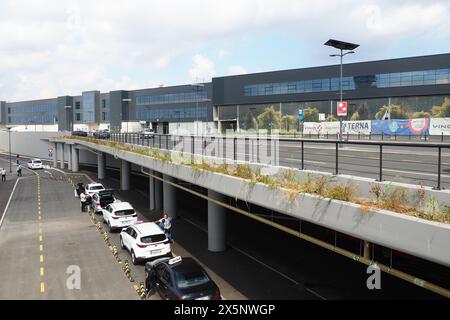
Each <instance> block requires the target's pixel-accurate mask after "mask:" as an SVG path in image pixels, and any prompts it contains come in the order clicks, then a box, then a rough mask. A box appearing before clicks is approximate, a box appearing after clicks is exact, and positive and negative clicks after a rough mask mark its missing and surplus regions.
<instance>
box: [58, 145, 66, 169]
mask: <svg viewBox="0 0 450 320" xmlns="http://www.w3.org/2000/svg"><path fill="white" fill-rule="evenodd" d="M60 149H61V152H60V153H61V163H60V164H59V167H60V168H61V169H64V149H65V148H64V143H61V148H60Z"/></svg>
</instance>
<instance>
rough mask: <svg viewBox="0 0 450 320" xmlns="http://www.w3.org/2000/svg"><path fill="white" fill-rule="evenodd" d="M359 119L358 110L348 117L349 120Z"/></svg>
mask: <svg viewBox="0 0 450 320" xmlns="http://www.w3.org/2000/svg"><path fill="white" fill-rule="evenodd" d="M359 120H361V117H360V116H359V112H358V111H356V112H355V113H354V114H353V115H352V117H351V118H350V121H359Z"/></svg>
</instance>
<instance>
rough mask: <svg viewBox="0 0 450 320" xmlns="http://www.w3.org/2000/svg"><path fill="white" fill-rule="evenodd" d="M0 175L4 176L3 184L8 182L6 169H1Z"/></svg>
mask: <svg viewBox="0 0 450 320" xmlns="http://www.w3.org/2000/svg"><path fill="white" fill-rule="evenodd" d="M0 173H1V174H2V182H5V181H6V170H5V168H0Z"/></svg>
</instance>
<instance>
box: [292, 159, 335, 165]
mask: <svg viewBox="0 0 450 320" xmlns="http://www.w3.org/2000/svg"><path fill="white" fill-rule="evenodd" d="M286 160H288V161H292V162H302V160H299V159H289V158H286ZM305 162H308V163H314V164H323V165H325V164H327V163H326V162H321V161H312V160H305Z"/></svg>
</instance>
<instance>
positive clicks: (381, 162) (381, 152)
mask: <svg viewBox="0 0 450 320" xmlns="http://www.w3.org/2000/svg"><path fill="white" fill-rule="evenodd" d="M378 181H379V182H382V181H383V145H382V144H380V177H379V180H378Z"/></svg>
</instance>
